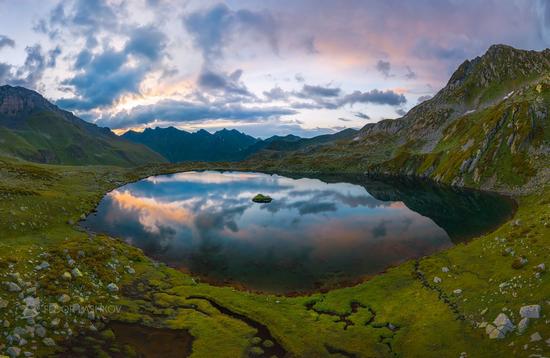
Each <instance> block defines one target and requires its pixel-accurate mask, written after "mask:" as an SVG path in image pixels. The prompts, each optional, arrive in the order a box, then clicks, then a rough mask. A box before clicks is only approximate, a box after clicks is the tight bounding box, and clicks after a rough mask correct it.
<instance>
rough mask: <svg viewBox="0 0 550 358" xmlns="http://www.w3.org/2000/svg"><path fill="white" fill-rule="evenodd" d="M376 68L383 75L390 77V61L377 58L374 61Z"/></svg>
mask: <svg viewBox="0 0 550 358" xmlns="http://www.w3.org/2000/svg"><path fill="white" fill-rule="evenodd" d="M376 70H377V71H378V72H380V73H381V74H383V75H384V77H386V78H388V77H391V74H390V71H391V63H390V62H389V61H383V60H379V61H378V62H377V63H376Z"/></svg>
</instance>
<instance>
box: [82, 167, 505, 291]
mask: <svg viewBox="0 0 550 358" xmlns="http://www.w3.org/2000/svg"><path fill="white" fill-rule="evenodd" d="M260 193H261V194H262V195H266V196H269V197H270V198H272V200H271V202H266V203H257V202H254V201H252V198H254V197H255V196H256V195H257V194H260ZM514 210H515V204H514V203H513V202H512V201H511V200H510V199H508V198H506V197H503V196H500V195H496V194H492V193H487V192H480V191H473V190H464V189H459V188H454V187H447V186H441V185H436V184H433V183H428V182H425V181H422V180H413V179H388V178H384V179H372V178H367V177H365V176H339V175H328V176H319V177H317V178H306V177H299V176H297V177H293V178H291V177H285V176H281V175H271V174H263V173H254V172H218V171H191V172H183V173H178V174H171V175H162V176H154V177H149V178H146V179H143V180H141V181H138V182H135V183H131V184H127V185H125V186H122V187H120V188H118V189H116V190H113V191H112V192H110V193H108V194H107V195H106V196H105V197H104V198H103V199H102V201H101V202H100V204H99V205H98V207H97V210H96V211H95V212H94V213H92V214H91V215H89V216H88V217H87V218H86V220H84V221H83V222H82V223H81V225H82V226H83V227H85V228H86V229H88V230H91V231H94V232H100V233H106V234H109V235H111V236H114V237H119V238H121V239H123V240H125V241H126V242H127V243H129V244H131V245H134V246H136V247H139V248H140V249H142V250H143V252H144V253H145V254H146V255H148V256H149V257H151V258H153V259H154V260H157V261H160V262H163V263H165V264H167V265H169V266H171V267H174V268H177V269H180V270H182V271H185V272H189V273H191V274H193V275H195V277H197V278H198V279H200V280H202V281H205V282H208V283H212V284H216V285H232V286H236V287H239V288H242V289H247V290H251V291H258V292H270V293H277V294H300V293H305V292H311V291H317V290H326V289H329V288H333V287H339V286H345V285H351V284H354V283H357V282H360V281H361V280H364V279H365V278H367V277H369V276H372V275H375V274H377V273H380V272H383V271H384V270H386V269H387V268H388V267H391V266H395V265H398V264H400V263H402V262H404V261H407V260H410V259H414V258H418V257H422V256H426V255H430V254H431V253H434V252H437V251H441V250H444V249H446V248H449V247H451V246H453V245H456V244H459V243H462V242H465V241H467V240H469V239H471V238H474V237H476V236H479V235H480V234H483V233H485V232H488V231H491V230H494V229H495V228H497V227H498V226H499V225H501V224H502V223H503V222H504V221H506V220H507V219H508V218H510V217H511V215H512V214H513V212H514Z"/></svg>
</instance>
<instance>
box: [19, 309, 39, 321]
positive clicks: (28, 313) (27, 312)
mask: <svg viewBox="0 0 550 358" xmlns="http://www.w3.org/2000/svg"><path fill="white" fill-rule="evenodd" d="M36 316H38V312H37V311H36V310H35V309H34V308H29V307H27V308H25V309H24V310H23V315H22V316H21V318H24V319H29V318H34V317H36Z"/></svg>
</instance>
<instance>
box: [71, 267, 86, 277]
mask: <svg viewBox="0 0 550 358" xmlns="http://www.w3.org/2000/svg"><path fill="white" fill-rule="evenodd" d="M71 273H72V274H73V276H74V277H82V276H83V275H82V272H80V270H79V269H78V268H76V267H75V268H74V269H73V270H72V271H71Z"/></svg>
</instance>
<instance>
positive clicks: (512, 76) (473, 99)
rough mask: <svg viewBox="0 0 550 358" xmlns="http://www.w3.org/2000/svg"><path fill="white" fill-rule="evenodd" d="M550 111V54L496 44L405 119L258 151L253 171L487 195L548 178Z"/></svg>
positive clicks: (413, 109)
mask: <svg viewBox="0 0 550 358" xmlns="http://www.w3.org/2000/svg"><path fill="white" fill-rule="evenodd" d="M549 108H550V50H549V49H546V50H544V51H524V50H518V49H515V48H513V47H510V46H506V45H493V46H491V47H490V48H489V49H488V50H487V52H486V53H485V54H484V55H483V56H480V57H476V58H474V59H472V60H467V61H465V62H464V63H462V64H461V65H460V66H459V67H458V69H457V70H456V71H455V72H454V73H453V75H452V76H451V78H450V80H449V82H448V83H447V85H446V86H445V87H444V88H443V89H441V90H440V91H439V92H438V93H437V94H436V95H435V96H434V97H433V98H431V99H429V100H427V101H424V102H422V103H421V104H419V105H417V106H416V107H414V108H412V109H411V110H410V111H409V112H408V113H407V114H406V115H405V116H403V117H402V118H398V119H387V120H382V121H380V122H378V123H374V124H367V125H366V126H364V127H363V128H362V129H361V130H360V131H359V132H358V133H357V135H355V136H354V137H353V138H351V139H348V140H342V141H338V142H334V143H331V144H329V145H326V146H324V147H323V148H322V149H321V150H314V151H311V150H307V148H306V149H302V150H296V151H292V152H286V153H282V154H281V153H279V155H277V156H274V155H273V154H271V153H268V152H259V153H257V154H256V155H254V156H253V157H252V158H251V159H250V162H251V164H250V165H251V166H252V167H254V163H256V166H257V167H259V166H261V167H265V169H267V170H279V171H297V172H302V173H303V172H346V171H348V172H349V171H351V172H361V173H370V174H375V175H376V174H383V175H408V176H417V177H425V178H430V179H433V180H435V181H439V182H445V183H448V184H453V185H458V186H472V187H482V188H487V189H496V188H498V189H502V190H506V189H507V188H511V187H518V186H522V185H525V184H529V183H533V185H536V183H539V182H544V181H546V180H548V178H550V174H549V171H550V170H549V169H548V167H547V166H546V165H545V163H548V158H549V156H550V145H549V144H550V130H549V126H550V120H549V119H550V117H549ZM266 163H267V164H266Z"/></svg>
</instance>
